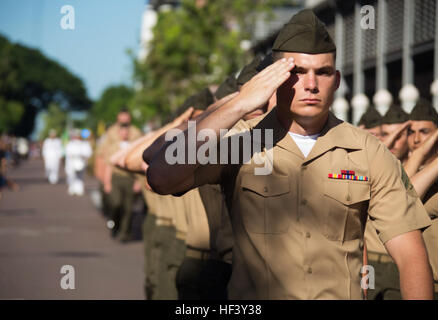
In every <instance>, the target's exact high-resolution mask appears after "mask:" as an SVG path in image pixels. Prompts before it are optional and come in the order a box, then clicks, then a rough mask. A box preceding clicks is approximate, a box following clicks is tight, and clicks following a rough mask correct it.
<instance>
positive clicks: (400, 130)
mask: <svg viewBox="0 0 438 320" xmlns="http://www.w3.org/2000/svg"><path fill="white" fill-rule="evenodd" d="M410 126H411V121H410V120H408V121H406V122H404V123H403V125H401V126H400V127H399V128H398V129H397V130H395V131H394V132H392V133H391V134H390V135H388V136H387V137H386V138H385V139H384V140H383V144H384V145H385V146H386V147H387V148H388V149H392V148H393V147H394V144H395V141H397V139H398V138H400V136H401V134H402V133H403V132H404V130H405V129H406V128H408V127H410Z"/></svg>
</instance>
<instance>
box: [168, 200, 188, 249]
mask: <svg viewBox="0 0 438 320" xmlns="http://www.w3.org/2000/svg"><path fill="white" fill-rule="evenodd" d="M170 205H171V206H172V208H173V212H174V215H173V220H174V225H175V229H176V237H177V238H178V239H180V240H184V241H185V240H186V239H187V231H188V221H187V216H188V212H187V210H186V207H185V202H184V196H183V197H173V196H172V198H170Z"/></svg>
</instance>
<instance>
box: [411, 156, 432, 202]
mask: <svg viewBox="0 0 438 320" xmlns="http://www.w3.org/2000/svg"><path fill="white" fill-rule="evenodd" d="M437 179H438V158H437V159H435V160H434V161H433V162H431V163H430V164H428V165H427V166H426V167H425V168H424V169H423V170H421V171H419V172H417V173H416V174H415V175H414V176H413V177H412V178H411V182H412V185H413V186H414V188H415V191H417V194H418V196H419V197H420V198H421V199H422V198H423V197H424V195H425V194H426V192H427V190H429V188H430V187H431V186H432V185H433V184H434V182H435V181H436V180H437Z"/></svg>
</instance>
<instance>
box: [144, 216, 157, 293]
mask: <svg viewBox="0 0 438 320" xmlns="http://www.w3.org/2000/svg"><path fill="white" fill-rule="evenodd" d="M155 220H156V217H155V215H152V214H150V213H148V214H147V215H146V217H145V219H144V221H143V226H142V234H143V246H144V258H145V259H144V271H145V284H144V290H145V296H146V299H148V300H151V299H153V297H154V292H155V288H156V286H157V281H156V277H155V274H156V270H155V269H154V266H155V265H154V264H153V263H152V258H151V257H152V251H153V250H154V245H153V239H154V232H155Z"/></svg>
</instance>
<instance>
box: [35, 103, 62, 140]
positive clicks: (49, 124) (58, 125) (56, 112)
mask: <svg viewBox="0 0 438 320" xmlns="http://www.w3.org/2000/svg"><path fill="white" fill-rule="evenodd" d="M67 119H68V115H67V112H65V111H64V110H63V109H62V108H61V107H60V106H59V105H57V104H56V103H51V104H50V105H49V107H48V109H47V112H46V113H45V114H44V116H43V121H44V128H43V129H42V130H41V132H40V134H39V139H40V140H42V139H45V138H46V137H47V136H48V135H49V131H50V130H52V129H54V130H56V132H57V133H58V136H60V135H61V134H62V133H63V132H64V130H65V128H66V127H67Z"/></svg>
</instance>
